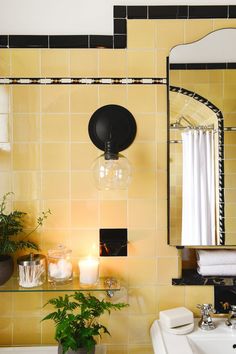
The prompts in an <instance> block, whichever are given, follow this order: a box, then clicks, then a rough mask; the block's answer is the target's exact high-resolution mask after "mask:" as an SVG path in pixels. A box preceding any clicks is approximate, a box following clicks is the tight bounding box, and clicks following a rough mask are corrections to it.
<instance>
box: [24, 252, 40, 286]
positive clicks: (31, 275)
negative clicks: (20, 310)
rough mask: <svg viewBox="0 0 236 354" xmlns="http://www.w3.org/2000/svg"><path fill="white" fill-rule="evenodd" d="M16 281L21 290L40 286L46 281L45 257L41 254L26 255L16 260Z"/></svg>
mask: <svg viewBox="0 0 236 354" xmlns="http://www.w3.org/2000/svg"><path fill="white" fill-rule="evenodd" d="M17 265H18V281H19V285H20V286H22V287H23V288H33V287H37V286H40V285H42V284H43V283H44V282H45V280H46V257H45V256H44V255H42V254H33V253H30V254H27V255H25V256H21V257H19V258H18V259H17Z"/></svg>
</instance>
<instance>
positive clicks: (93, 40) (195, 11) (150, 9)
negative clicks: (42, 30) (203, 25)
mask: <svg viewBox="0 0 236 354" xmlns="http://www.w3.org/2000/svg"><path fill="white" fill-rule="evenodd" d="M113 17H114V35H113V36H101V35H67V36H53V35H48V36H37V35H36V36H33V35H32V36H28V35H20V36H18V35H17V36H15V35H9V36H8V35H0V48H126V47H127V29H126V19H127V18H128V19H131V20H132V19H181V18H183V19H196V18H199V19H200V18H236V6H235V5H229V6H224V5H214V6H210V5H201V6H186V5H171V6H163V5H161V6H139V5H138V6H114V7H113ZM119 20H122V21H119ZM121 35H123V37H121Z"/></svg>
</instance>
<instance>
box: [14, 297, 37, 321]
mask: <svg viewBox="0 0 236 354" xmlns="http://www.w3.org/2000/svg"><path fill="white" fill-rule="evenodd" d="M41 297H42V294H41V293H28V294H26V293H18V294H14V298H13V311H14V313H15V314H17V317H27V318H28V317H33V316H40V315H41V308H42V305H41Z"/></svg>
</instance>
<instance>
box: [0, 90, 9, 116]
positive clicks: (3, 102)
mask: <svg viewBox="0 0 236 354" xmlns="http://www.w3.org/2000/svg"><path fill="white" fill-rule="evenodd" d="M10 99H11V89H10V88H9V87H7V86H4V85H1V87H0V113H3V114H9V113H10V104H11V101H10Z"/></svg>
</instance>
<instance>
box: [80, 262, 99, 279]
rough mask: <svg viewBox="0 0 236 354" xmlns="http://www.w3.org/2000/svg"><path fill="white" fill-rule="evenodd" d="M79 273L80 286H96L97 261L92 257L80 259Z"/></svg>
mask: <svg viewBox="0 0 236 354" xmlns="http://www.w3.org/2000/svg"><path fill="white" fill-rule="evenodd" d="M79 271H80V275H79V278H80V283H81V284H96V283H97V281H98V278H99V260H98V259H97V258H92V257H88V258H84V259H81V260H80V261H79Z"/></svg>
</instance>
